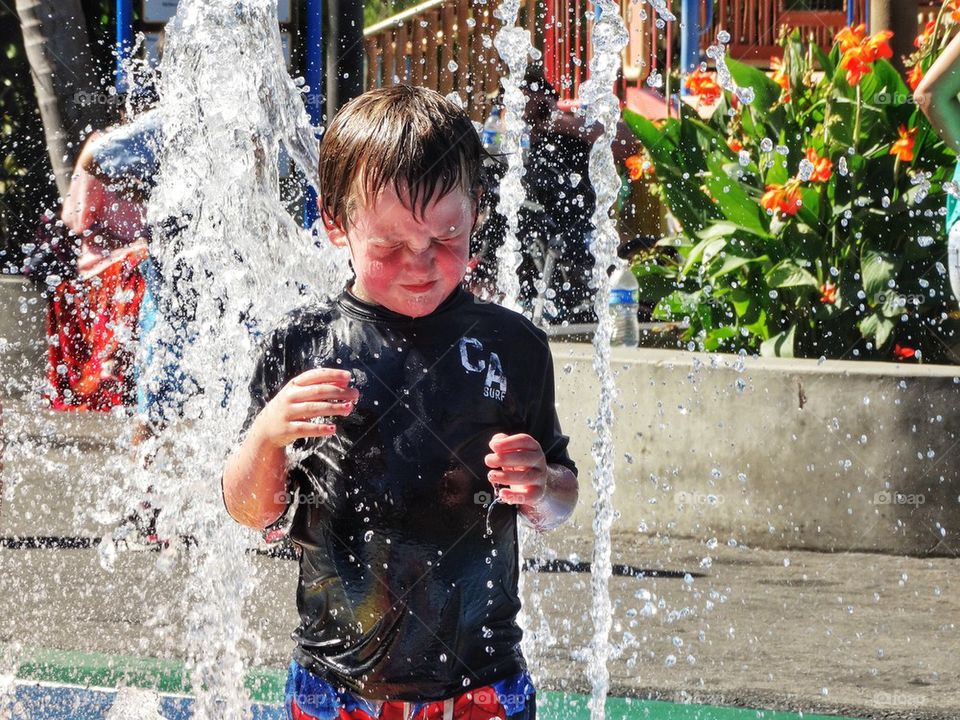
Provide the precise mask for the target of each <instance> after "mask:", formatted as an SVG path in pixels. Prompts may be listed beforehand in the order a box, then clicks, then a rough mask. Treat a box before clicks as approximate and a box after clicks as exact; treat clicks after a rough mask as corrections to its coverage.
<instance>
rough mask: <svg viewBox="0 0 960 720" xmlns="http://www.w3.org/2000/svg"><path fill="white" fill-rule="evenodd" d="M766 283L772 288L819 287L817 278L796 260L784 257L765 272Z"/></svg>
mask: <svg viewBox="0 0 960 720" xmlns="http://www.w3.org/2000/svg"><path fill="white" fill-rule="evenodd" d="M766 279H767V284H768V285H769V286H770V287H772V288H785V287H804V286H809V287H813V288H816V287H819V286H818V284H817V279H816V278H815V277H814V276H813V275H811V274H810V272H809V271H808V270H806V269H804V268H802V267H800V265H798V264H797V261H796V260H793V259H792V258H786V259H785V260H781V261H780V262H778V263H777V264H776V265H774V266H773V267H772V268H770V270H768V271H767V274H766Z"/></svg>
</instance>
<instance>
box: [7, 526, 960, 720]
mask: <svg viewBox="0 0 960 720" xmlns="http://www.w3.org/2000/svg"><path fill="white" fill-rule="evenodd" d="M567 541H568V542H569V543H570V544H571V545H579V546H580V549H581V554H580V557H579V558H577V557H574V558H573V562H569V559H568V558H560V560H568V562H555V563H554V565H553V566H552V567H550V570H553V572H536V573H534V572H527V573H525V575H524V595H525V605H526V607H527V608H529V609H530V610H529V611H528V615H527V623H528V627H529V628H530V630H529V631H528V632H530V633H531V634H532V635H535V636H537V641H536V643H535V645H534V648H533V651H532V652H531V653H530V655H531V657H530V659H531V662H532V665H533V666H534V667H535V669H536V674H537V676H538V679H539V682H540V684H541V685H542V686H543V687H544V688H550V689H562V690H567V691H577V692H586V693H589V683H588V682H587V680H586V658H587V657H588V655H589V653H588V652H587V647H588V646H589V643H590V636H591V633H592V627H591V623H590V621H589V606H590V597H591V592H590V576H589V574H588V573H586V572H583V571H582V565H578V564H577V563H578V562H580V563H582V562H583V561H584V559H589V557H590V555H589V552H590V549H589V546H588V542H587V541H586V540H585V539H584V540H583V541H580V540H578V539H576V538H567ZM614 548H615V550H614V563H622V564H624V565H627V566H628V567H618V568H617V571H618V572H619V573H621V575H619V576H615V577H613V578H611V580H610V589H611V596H612V600H613V605H614V611H613V618H614V625H613V633H612V641H613V656H612V658H611V661H610V664H609V667H610V675H611V693H612V694H614V695H620V696H635V697H647V698H657V699H664V700H671V701H677V702H685V701H692V702H696V703H710V704H719V705H733V706H742V707H753V708H765V709H780V710H793V711H803V712H806V713H810V712H814V711H819V712H822V713H827V714H840V715H845V716H850V717H858V718H860V717H862V718H917V719H920V718H957V717H960V666H958V664H957V662H956V656H957V650H958V628H957V622H958V620H960V600H958V595H957V591H958V588H960V563H958V562H957V561H952V560H943V559H930V560H926V559H916V558H902V557H890V556H883V555H864V554H838V555H828V554H818V553H811V552H791V553H782V552H771V551H761V550H752V549H748V548H743V547H735V548H731V547H728V546H727V545H725V544H720V545H718V546H717V547H715V548H714V549H712V550H711V549H709V548H708V547H707V546H706V545H704V544H701V543H697V542H694V541H690V540H676V539H673V540H671V539H665V538H660V539H651V538H646V537H639V536H620V537H617V538H616V542H615V545H614ZM182 552H191V550H189V549H188V550H185V551H182ZM707 557H709V558H711V560H710V561H707V562H704V558H707ZM184 564H185V563H180V562H174V563H173V564H172V570H170V569H168V570H161V569H160V568H161V566H168V567H169V565H168V564H167V558H166V557H165V556H161V555H160V554H158V553H135V552H121V553H120V555H119V557H118V558H117V561H116V565H115V567H114V571H113V572H112V573H108V572H106V571H104V570H103V569H102V568H101V566H100V563H99V560H98V553H97V550H96V549H95V548H88V549H22V548H21V549H16V548H10V547H8V548H6V549H2V550H0V641H2V643H3V644H4V646H5V649H6V650H7V654H8V657H7V661H8V663H9V661H10V660H13V659H14V656H16V655H21V656H25V657H26V656H29V654H30V651H31V650H33V649H38V648H55V649H61V650H74V651H85V652H99V653H109V654H124V655H137V656H151V657H165V658H179V657H182V638H183V637H184V629H185V626H184V621H183V613H182V610H181V605H180V598H181V595H182V589H183V587H184V576H183V573H182V572H181V570H180V568H181V567H182V566H183V565H184ZM255 564H256V567H257V569H258V575H259V590H258V591H257V592H256V593H254V600H253V601H252V602H251V603H250V604H249V606H248V608H247V612H246V616H247V617H248V618H250V619H251V624H252V626H253V627H254V628H255V629H256V631H257V632H258V633H259V635H260V637H261V639H262V641H263V644H262V646H261V648H260V653H259V658H258V660H257V663H258V664H259V665H261V666H266V667H275V668H282V667H283V666H284V665H285V661H286V659H287V657H288V653H289V650H290V645H289V641H288V640H287V638H288V636H289V632H290V631H291V629H292V628H293V627H294V626H295V624H296V617H295V610H294V607H293V597H294V589H295V575H296V565H295V563H294V562H292V561H290V560H286V559H280V558H271V557H265V556H259V557H257V559H256V561H255ZM707 565H709V566H708V567H706V566H707ZM634 569H638V570H639V569H642V570H647V571H651V570H658V571H668V572H667V573H666V574H665V575H664V576H636V575H631V574H630V573H632V572H633V571H634ZM684 571H690V572H692V573H696V576H693V575H690V576H687V577H686V578H685V577H683V576H682V573H683V572H684ZM537 607H539V609H537ZM158 608H168V612H165V613H164V612H158Z"/></svg>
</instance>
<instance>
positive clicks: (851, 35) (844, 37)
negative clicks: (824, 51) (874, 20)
mask: <svg viewBox="0 0 960 720" xmlns="http://www.w3.org/2000/svg"><path fill="white" fill-rule="evenodd" d="M866 34H867V26H866V25H865V24H864V23H861V24H859V25H857V26H856V27H845V28H844V29H843V30H841V31H840V32H838V33H837V37H836V38H835V42H837V43H839V45H840V52H842V53H845V52H847V51H848V50H852V49H853V48H855V47H859V46H860V45H862V44H863V39H864V37H866Z"/></svg>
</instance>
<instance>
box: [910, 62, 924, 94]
mask: <svg viewBox="0 0 960 720" xmlns="http://www.w3.org/2000/svg"><path fill="white" fill-rule="evenodd" d="M921 80H923V68H922V67H920V63H917V64H916V65H914V66H913V67H912V68H911V69H910V74H909V75H907V84H908V85H909V86H910V89H911V90H916V89H917V86H918V85H920V81H921Z"/></svg>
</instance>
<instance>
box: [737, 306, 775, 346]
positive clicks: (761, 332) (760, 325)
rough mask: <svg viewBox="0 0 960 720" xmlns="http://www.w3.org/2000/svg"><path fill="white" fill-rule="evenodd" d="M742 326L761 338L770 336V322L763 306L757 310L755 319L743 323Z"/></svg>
mask: <svg viewBox="0 0 960 720" xmlns="http://www.w3.org/2000/svg"><path fill="white" fill-rule="evenodd" d="M743 327H745V328H746V329H747V332H749V333H750V334H751V335H754V336H756V337H758V338H760V339H761V340H767V339H768V338H769V337H770V322H769V318H768V317H767V311H766V309H765V308H760V309H759V310H757V319H756V320H754V321H753V322H751V323H747V324H745V325H744V326H743Z"/></svg>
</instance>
